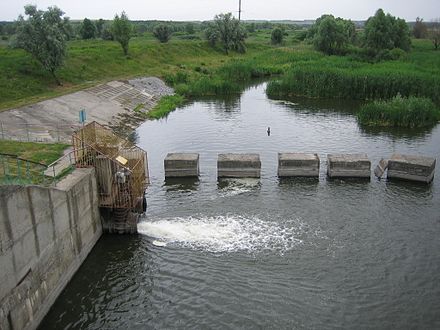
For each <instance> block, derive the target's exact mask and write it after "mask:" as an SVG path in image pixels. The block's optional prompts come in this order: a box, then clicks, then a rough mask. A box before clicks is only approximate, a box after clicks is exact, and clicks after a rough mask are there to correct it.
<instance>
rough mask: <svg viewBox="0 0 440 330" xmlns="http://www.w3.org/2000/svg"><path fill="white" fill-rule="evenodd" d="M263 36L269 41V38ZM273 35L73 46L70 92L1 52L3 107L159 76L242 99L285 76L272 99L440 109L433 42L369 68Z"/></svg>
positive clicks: (63, 73) (163, 109)
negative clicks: (242, 50) (228, 45)
mask: <svg viewBox="0 0 440 330" xmlns="http://www.w3.org/2000/svg"><path fill="white" fill-rule="evenodd" d="M263 37H264V38H263ZM266 37H267V36H266V35H263V36H262V35H261V33H259V32H257V33H256V34H254V35H251V37H250V38H249V42H248V44H247V49H248V51H247V53H246V54H230V55H228V56H226V55H224V54H223V52H222V51H221V50H219V49H213V48H211V47H209V45H208V44H207V42H205V41H203V40H179V39H177V38H174V39H172V40H171V41H170V42H169V43H167V44H161V43H159V42H158V41H157V40H155V39H153V38H152V37H151V35H146V36H144V37H138V38H134V39H132V41H130V51H129V56H128V57H125V56H124V55H123V54H122V51H121V49H120V46H119V45H118V44H117V43H116V42H111V41H103V40H81V41H71V42H69V52H68V53H69V57H68V59H67V61H66V65H65V66H64V67H63V68H62V69H61V70H60V71H59V75H60V78H61V80H62V81H63V83H64V86H62V87H59V86H56V85H55V84H54V82H53V79H52V78H51V77H50V75H49V74H48V73H47V72H45V71H44V70H42V68H41V67H40V65H39V64H38V63H36V62H35V61H34V60H32V58H31V57H30V56H29V55H27V54H26V53H24V52H23V51H21V50H13V49H8V48H6V47H3V46H0V58H1V61H0V71H1V72H4V74H2V75H0V109H6V108H10V107H16V106H19V105H23V104H27V103H32V102H35V101H38V100H41V99H46V98H49V97H53V96H57V95H60V94H63V93H68V92H71V91H75V90H78V89H82V88H84V87H87V86H91V85H96V84H98V83H100V82H104V81H109V80H113V79H126V78H129V77H134V76H150V75H154V76H158V77H161V78H163V79H165V81H166V82H167V83H168V84H169V85H171V86H173V87H174V88H175V90H176V92H177V94H178V95H180V97H184V98H186V99H190V98H193V97H198V96H206V95H220V94H223V95H227V94H236V93H240V92H241V91H242V88H243V87H242V86H243V83H244V82H247V81H249V80H251V79H252V78H257V77H268V76H272V75H278V76H279V77H280V78H279V79H277V80H275V81H273V82H271V83H270V84H269V86H268V90H267V93H268V95H269V96H270V97H272V98H285V97H288V96H291V95H300V96H308V97H325V98H347V99H361V100H369V99H388V98H391V97H394V96H395V95H397V94H400V95H402V96H423V97H428V98H430V99H432V100H433V101H434V102H435V103H437V104H440V78H439V77H440V56H438V55H439V54H438V52H435V51H434V50H432V46H431V43H430V42H429V41H427V40H415V41H414V49H413V50H412V51H411V52H410V53H409V54H408V55H407V56H406V57H404V58H401V59H400V60H395V61H383V62H380V63H368V62H363V61H361V60H358V59H356V58H355V57H354V56H353V57H350V56H345V57H339V56H324V55H323V54H321V53H319V52H317V51H314V50H313V49H312V48H311V46H310V45H307V44H305V43H299V42H291V43H289V44H287V46H285V47H273V46H271V45H270V44H269V42H268V40H266V39H267V38H266ZM180 97H176V98H167V99H165V100H164V101H162V102H160V103H159V104H158V106H157V107H156V108H155V109H154V111H153V113H152V114H151V115H150V118H158V117H160V116H163V115H166V114H167V113H169V111H171V110H172V109H173V108H174V107H175V106H178V105H180V104H181V103H182V98H180Z"/></svg>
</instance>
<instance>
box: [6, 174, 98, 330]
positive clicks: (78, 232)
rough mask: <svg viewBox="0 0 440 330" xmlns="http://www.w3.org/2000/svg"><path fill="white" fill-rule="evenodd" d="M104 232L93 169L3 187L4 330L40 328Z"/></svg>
mask: <svg viewBox="0 0 440 330" xmlns="http://www.w3.org/2000/svg"><path fill="white" fill-rule="evenodd" d="M101 233H102V227H101V221H100V216H99V208H98V193H97V187H96V179H95V174H94V169H77V170H75V171H74V172H73V173H72V174H71V175H69V176H68V177H67V178H66V179H64V180H63V181H61V182H60V183H59V184H58V186H57V187H56V188H45V187H38V186H29V187H20V186H2V187H0V265H1V267H0V329H5V330H10V329H11V330H12V329H35V328H36V327H37V326H38V324H39V323H40V322H41V320H42V319H43V317H44V316H45V315H46V313H47V312H48V310H49V309H50V307H51V306H52V304H53V303H54V302H55V300H56V298H57V297H58V295H59V294H60V293H61V291H62V290H63V289H64V287H65V286H66V284H67V283H68V282H69V280H70V279H71V277H72V276H73V274H74V273H75V272H76V271H77V269H78V268H79V266H80V265H81V264H82V262H83V261H84V259H85V258H86V257H87V255H88V253H89V252H90V251H91V249H92V248H93V246H94V245H95V243H96V242H97V240H98V239H99V237H100V236H101Z"/></svg>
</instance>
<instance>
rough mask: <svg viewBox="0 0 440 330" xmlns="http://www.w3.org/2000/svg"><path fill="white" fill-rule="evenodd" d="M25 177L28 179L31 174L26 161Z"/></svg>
mask: <svg viewBox="0 0 440 330" xmlns="http://www.w3.org/2000/svg"><path fill="white" fill-rule="evenodd" d="M26 177H27V179H28V180H29V181H30V180H31V176H30V173H29V162H26Z"/></svg>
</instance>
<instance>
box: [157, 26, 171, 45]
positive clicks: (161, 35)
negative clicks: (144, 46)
mask: <svg viewBox="0 0 440 330" xmlns="http://www.w3.org/2000/svg"><path fill="white" fill-rule="evenodd" d="M171 34H172V31H171V28H170V27H169V26H168V25H166V24H159V25H157V26H156V27H155V28H154V30H153V35H154V36H155V37H156V39H157V40H159V41H160V42H162V43H166V42H168V41H169V40H170V38H171Z"/></svg>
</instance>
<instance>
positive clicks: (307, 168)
mask: <svg viewBox="0 0 440 330" xmlns="http://www.w3.org/2000/svg"><path fill="white" fill-rule="evenodd" d="M278 176H279V177H295V176H306V177H319V156H318V155H317V154H305V153H279V154H278Z"/></svg>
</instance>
